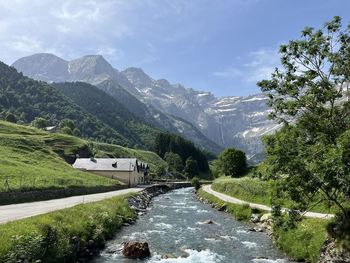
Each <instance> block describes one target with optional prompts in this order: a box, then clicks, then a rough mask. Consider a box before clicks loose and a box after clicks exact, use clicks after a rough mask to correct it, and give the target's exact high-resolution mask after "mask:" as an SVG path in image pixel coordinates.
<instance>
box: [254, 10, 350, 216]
mask: <svg viewBox="0 0 350 263" xmlns="http://www.w3.org/2000/svg"><path fill="white" fill-rule="evenodd" d="M280 54H281V64H282V67H283V69H276V70H275V71H274V72H273V73H272V75H271V79H269V80H262V81H260V82H259V83H258V85H259V86H260V87H261V89H262V91H263V92H265V93H266V94H267V96H268V97H269V105H270V106H271V107H273V109H274V110H273V112H272V114H271V118H274V119H276V120H278V121H280V122H281V123H284V128H282V129H281V130H280V131H279V132H277V133H276V134H275V135H271V136H267V137H266V138H265V139H264V141H265V144H266V154H267V162H268V164H269V165H270V166H271V167H272V175H273V177H274V179H276V180H279V182H280V183H281V185H282V186H283V190H285V191H286V192H287V193H289V195H290V197H291V198H292V199H293V200H294V201H296V202H298V203H299V204H300V206H301V207H302V208H306V207H308V206H310V205H311V204H313V203H316V202H320V201H321V200H326V201H328V202H330V203H331V204H333V205H336V206H337V207H338V208H339V210H340V211H341V212H342V214H343V217H342V218H345V219H346V220H349V214H350V213H348V212H347V209H346V208H345V207H346V206H349V203H350V191H349V189H350V131H349V129H350V101H349V95H350V94H349V82H350V25H349V26H348V27H347V28H346V29H342V26H341V19H340V17H334V19H333V20H332V21H330V22H327V23H326V24H325V26H324V28H322V29H320V30H314V29H313V28H310V27H306V28H305V29H304V30H303V31H302V38H301V39H300V40H293V41H290V42H289V43H288V44H286V45H282V46H281V47H280Z"/></svg>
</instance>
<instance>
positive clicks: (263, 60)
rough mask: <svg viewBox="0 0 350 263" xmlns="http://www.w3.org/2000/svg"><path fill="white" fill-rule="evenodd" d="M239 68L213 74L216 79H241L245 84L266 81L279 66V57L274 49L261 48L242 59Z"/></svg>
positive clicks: (231, 67)
mask: <svg viewBox="0 0 350 263" xmlns="http://www.w3.org/2000/svg"><path fill="white" fill-rule="evenodd" d="M237 59H239V60H242V59H244V60H245V61H246V63H244V64H243V65H242V66H241V67H233V66H230V67H228V68H227V69H226V70H222V71H216V72H214V73H213V75H214V76H216V77H221V78H241V79H242V80H243V81H245V82H252V83H253V82H254V83H255V82H258V81H260V80H262V79H268V78H270V76H271V73H272V72H273V71H274V69H275V68H276V67H278V66H279V65H280V62H279V55H278V52H277V50H276V49H266V48H261V49H259V50H256V51H251V52H250V53H248V55H247V56H246V57H245V58H244V57H243V56H242V57H241V56H240V57H239V58H237Z"/></svg>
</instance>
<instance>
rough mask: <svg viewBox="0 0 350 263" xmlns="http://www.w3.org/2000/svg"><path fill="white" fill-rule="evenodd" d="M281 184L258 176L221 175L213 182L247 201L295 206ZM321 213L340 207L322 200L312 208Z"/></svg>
mask: <svg viewBox="0 0 350 263" xmlns="http://www.w3.org/2000/svg"><path fill="white" fill-rule="evenodd" d="M279 187H280V185H279V184H278V183H277V182H276V181H273V180H269V181H263V180H260V179H258V178H251V177H242V178H231V177H220V178H218V179H216V180H214V182H213V183H212V188H213V189H214V190H215V191H218V192H220V193H224V194H227V195H230V196H232V197H236V198H239V199H242V200H245V201H247V202H252V203H257V204H264V205H267V206H277V205H278V206H280V207H286V208H291V209H292V208H295V207H297V203H295V202H294V201H293V200H292V199H291V198H290V196H289V195H288V194H287V193H286V192H285V191H280V189H279ZM310 210H311V211H314V212H320V213H336V212H338V211H339V209H338V208H337V207H335V206H331V207H330V206H329V204H328V203H327V202H325V201H324V202H320V203H319V204H317V205H315V206H314V207H312V208H311V209H310Z"/></svg>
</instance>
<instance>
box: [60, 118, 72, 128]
mask: <svg viewBox="0 0 350 263" xmlns="http://www.w3.org/2000/svg"><path fill="white" fill-rule="evenodd" d="M59 128H60V130H62V129H64V128H68V129H70V130H71V131H73V130H74V129H75V125H74V122H73V121H72V120H70V119H63V120H61V121H60V123H59Z"/></svg>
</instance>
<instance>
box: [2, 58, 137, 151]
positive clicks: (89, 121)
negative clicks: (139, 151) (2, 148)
mask: <svg viewBox="0 0 350 263" xmlns="http://www.w3.org/2000/svg"><path fill="white" fill-rule="evenodd" d="M0 113H1V114H2V115H6V114H8V113H11V114H13V115H14V116H15V117H16V119H17V120H18V121H19V122H22V123H30V122H31V121H33V120H34V119H35V117H43V118H45V119H46V120H48V124H49V125H58V123H59V122H60V121H61V120H63V119H71V120H72V121H73V122H74V125H75V128H77V129H79V131H80V133H81V135H82V136H83V137H85V138H93V139H95V140H99V141H103V142H114V143H118V144H122V145H125V144H133V143H132V141H130V140H129V138H127V137H124V136H123V135H121V134H120V133H118V132H117V131H116V130H114V129H113V128H111V127H110V126H108V125H107V124H105V123H104V122H102V121H101V120H99V119H98V118H96V117H95V116H93V115H92V114H90V113H89V112H87V111H86V110H84V109H83V108H81V107H79V106H78V105H76V104H75V103H73V102H72V101H71V100H69V99H68V98H67V97H66V96H64V95H63V94H62V93H60V92H59V91H58V90H56V89H55V88H54V87H52V86H51V85H49V84H47V83H45V82H40V81H36V80H33V79H31V78H28V77H24V76H23V75H22V74H21V73H18V72H17V70H16V69H15V68H13V67H9V66H7V65H6V64H4V63H2V62H0Z"/></svg>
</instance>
